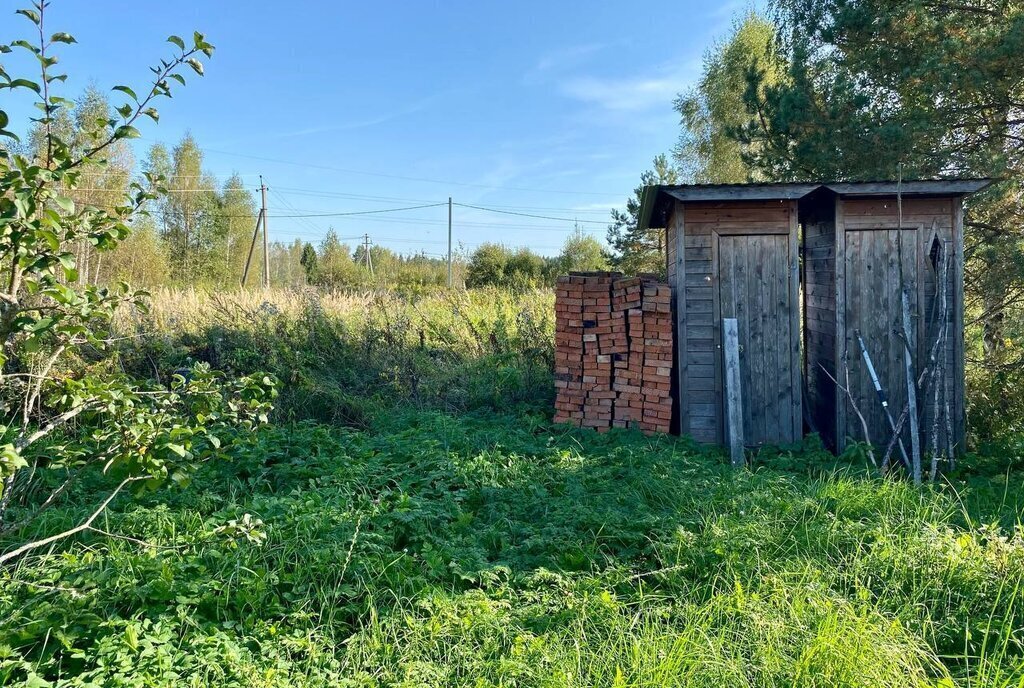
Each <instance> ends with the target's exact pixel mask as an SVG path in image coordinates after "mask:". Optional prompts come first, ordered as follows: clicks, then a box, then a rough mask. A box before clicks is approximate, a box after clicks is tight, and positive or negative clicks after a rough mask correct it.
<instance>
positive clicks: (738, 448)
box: [722, 318, 745, 467]
mask: <svg viewBox="0 0 1024 688" xmlns="http://www.w3.org/2000/svg"><path fill="white" fill-rule="evenodd" d="M722 339H723V341H724V344H725V409H726V417H727V422H728V431H729V457H730V459H731V461H732V465H733V466H736V467H738V466H742V465H744V463H745V460H744V457H743V390H742V383H741V379H742V378H741V377H740V337H739V329H738V325H737V322H736V318H723V319H722Z"/></svg>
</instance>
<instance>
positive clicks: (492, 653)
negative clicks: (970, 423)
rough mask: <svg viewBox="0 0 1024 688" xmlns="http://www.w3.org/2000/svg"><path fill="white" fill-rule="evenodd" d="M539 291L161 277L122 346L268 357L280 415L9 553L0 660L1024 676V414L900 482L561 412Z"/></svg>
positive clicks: (683, 677) (42, 529)
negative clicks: (53, 544)
mask: <svg viewBox="0 0 1024 688" xmlns="http://www.w3.org/2000/svg"><path fill="white" fill-rule="evenodd" d="M453 298H456V299H457V300H456V301H452V300H451V299H453ZM549 306H550V295H549V294H545V293H536V294H528V295H525V296H522V297H517V296H512V295H507V294H501V293H497V292H493V293H485V292H481V293H476V294H473V295H470V296H463V297H444V296H437V297H431V298H428V299H425V300H422V301H420V302H417V303H415V304H411V303H408V302H403V301H399V300H397V299H394V298H393V297H381V296H373V295H367V296H360V297H337V298H328V299H319V298H314V297H311V296H286V295H275V296H274V297H273V299H271V300H270V301H268V302H267V303H264V302H262V300H256V299H229V298H224V299H222V300H220V301H219V302H208V301H204V300H203V299H202V298H200V297H198V296H195V295H189V294H161V295H158V296H157V298H156V300H155V308H154V311H153V313H152V314H151V315H150V316H148V317H147V318H145V319H135V318H126V319H125V320H124V322H123V323H122V324H121V327H122V329H123V331H124V332H125V333H126V334H132V339H130V340H126V342H128V343H126V344H125V346H124V347H123V348H122V350H121V351H120V353H119V355H118V357H117V358H116V361H114V362H113V363H114V364H116V365H118V366H120V367H121V368H123V369H125V370H129V371H135V372H136V373H137V374H143V373H144V372H145V371H146V370H149V371H150V374H153V375H167V374H168V371H170V370H173V368H174V367H175V366H178V365H182V364H183V363H184V362H185V361H187V360H188V359H189V358H198V359H202V360H209V361H211V362H213V363H214V364H216V365H218V366H220V367H221V368H225V369H228V370H232V371H237V372H248V371H250V370H254V369H266V370H268V371H270V372H274V373H275V374H276V375H277V376H278V377H279V378H280V379H281V380H282V381H284V383H285V389H284V390H283V391H284V394H283V395H282V398H281V400H280V401H281V403H280V405H279V409H278V411H277V418H276V419H275V421H274V422H273V423H272V424H271V425H270V426H268V427H267V428H265V429H264V430H262V431H261V432H259V433H257V434H255V435H254V436H252V437H251V438H250V441H249V442H248V443H246V444H245V445H244V446H242V447H240V448H239V449H238V450H237V451H236V452H235V456H233V457H232V460H230V461H222V462H217V463H213V464H208V465H206V466H205V467H204V468H203V469H202V470H201V473H200V474H199V475H198V476H197V477H196V479H195V480H193V481H192V482H191V484H189V485H188V486H186V487H184V488H180V489H170V490H165V491H162V492H158V493H152V494H147V495H142V496H140V497H138V498H137V499H131V498H124V499H121V500H119V501H118V502H116V503H115V504H114V505H113V507H112V508H111V509H110V511H109V512H108V513H107V515H106V517H105V521H104V523H103V525H102V529H103V530H105V531H108V532H111V533H116V534H119V535H121V536H127V537H129V538H132V539H126V537H117V538H110V537H106V536H102V535H99V534H96V533H91V534H88V535H85V536H82V537H80V538H78V539H76V540H75V541H73V542H66V543H63V544H62V545H60V546H59V547H57V548H55V549H53V550H52V551H50V552H48V553H46V554H45V555H43V556H33V557H31V558H27V559H23V560H22V561H21V562H20V563H19V565H18V566H17V567H15V568H11V569H6V570H4V571H3V572H0V618H3V619H4V623H3V624H2V625H0V683H3V684H11V685H15V684H27V685H36V686H45V685H94V686H140V685H160V686H207V685H210V686H213V685H215V686H320V685H331V686H335V685H337V686H410V687H411V686H438V687H440V686H467V687H470V686H471V687H474V688H482V687H491V686H552V687H553V686H579V687H583V686H609V687H612V686H614V687H616V688H624V687H627V686H629V687H637V688H639V687H641V686H865V687H867V686H901V687H904V686H933V687H936V688H937V687H940V686H942V687H946V686H954V685H956V686H965V687H966V686H971V687H978V688H982V687H985V688H988V687H997V686H998V687H1000V688H1010V687H1011V686H1020V685H1024V648H1022V647H1021V642H1022V640H1024V630H1022V629H1024V600H1022V599H1021V596H1022V595H1024V539H1022V536H1024V531H1022V530H1021V526H1020V521H1019V515H1020V513H1021V509H1022V507H1024V503H1022V502H1024V495H1022V493H1021V489H1020V487H1021V478H1022V476H1024V472H1022V470H1021V456H1022V455H1024V444H1021V443H1019V442H1018V443H1016V444H1015V443H1014V442H1013V441H1011V440H1007V441H1005V442H1003V444H1002V445H1001V447H1002V448H1001V450H1000V452H999V453H998V454H994V455H990V456H974V457H970V459H969V461H967V462H965V465H966V468H964V469H963V471H962V472H961V473H960V474H957V475H955V476H951V477H950V480H949V481H948V483H946V484H943V485H940V486H933V487H926V488H924V489H920V490H918V489H915V488H913V487H912V486H910V485H907V484H905V483H903V482H898V481H886V480H880V479H877V478H872V477H871V476H870V475H869V474H868V473H867V471H866V470H865V468H864V466H863V465H862V464H861V463H860V462H859V461H858V460H857V459H856V458H855V457H854V456H850V457H844V458H841V459H839V460H836V459H835V458H834V457H830V456H829V455H828V454H827V453H825V452H822V451H820V449H818V448H816V447H815V446H814V443H813V442H810V441H809V442H808V444H807V445H806V446H804V447H800V448H794V449H792V450H789V451H776V452H765V453H762V454H761V455H759V456H757V457H755V462H754V465H753V467H752V469H751V470H749V471H734V470H732V469H730V468H729V467H728V466H727V465H726V463H725V462H724V461H723V458H722V457H721V456H720V455H718V454H717V453H715V452H709V451H706V450H702V449H699V448H697V447H694V446H692V445H691V444H689V443H688V442H687V441H686V440H684V439H678V438H666V437H657V438H649V437H645V436H643V435H641V434H638V433H634V432H625V431H615V432H611V433H608V434H605V435H597V434H594V433H590V432H585V431H579V430H569V429H566V428H564V427H559V426H553V425H551V423H550V415H549V412H548V410H547V409H548V405H549V399H550V395H551V389H550V387H551V384H550V374H549V373H548V370H549V368H550V346H551V344H550V330H551V322H550V316H548V315H546V314H547V313H548V311H549ZM421 332H422V334H421ZM111 364H112V362H111V361H107V360H104V361H93V362H90V365H97V366H100V365H111ZM106 487H108V486H107V485H106V484H105V479H104V478H103V477H102V476H99V475H96V476H91V477H90V479H89V480H88V481H87V483H86V485H85V486H84V489H83V490H82V491H80V492H79V493H77V494H76V496H75V498H74V499H73V500H69V501H68V502H67V503H65V504H63V505H62V506H61V508H59V509H54V510H52V511H50V512H49V513H48V514H47V516H46V517H45V518H44V519H43V520H42V521H41V522H40V523H39V524H38V526H37V528H38V531H39V534H44V533H47V532H52V531H56V530H57V529H59V528H61V527H66V526H67V525H68V524H71V523H73V522H75V520H76V519H79V518H81V516H82V515H83V514H85V513H87V512H88V511H89V510H90V508H91V507H92V505H94V504H95V502H96V500H97V499H98V495H101V494H104V489H105V488H106Z"/></svg>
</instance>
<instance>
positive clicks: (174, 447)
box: [167, 443, 188, 458]
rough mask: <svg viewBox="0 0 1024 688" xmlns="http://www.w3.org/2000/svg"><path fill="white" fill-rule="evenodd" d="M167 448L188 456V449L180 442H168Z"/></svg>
mask: <svg viewBox="0 0 1024 688" xmlns="http://www.w3.org/2000/svg"><path fill="white" fill-rule="evenodd" d="M167 448H168V449H170V450H171V451H172V452H174V453H175V454H177V455H178V456H180V457H182V458H184V457H186V456H188V450H187V449H185V447H183V446H181V445H180V444H173V443H168V444H167Z"/></svg>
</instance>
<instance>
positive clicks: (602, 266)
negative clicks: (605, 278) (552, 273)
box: [555, 226, 608, 275]
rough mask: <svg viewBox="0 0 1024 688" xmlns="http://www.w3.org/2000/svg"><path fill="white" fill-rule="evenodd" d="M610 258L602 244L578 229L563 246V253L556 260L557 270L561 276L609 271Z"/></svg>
mask: <svg viewBox="0 0 1024 688" xmlns="http://www.w3.org/2000/svg"><path fill="white" fill-rule="evenodd" d="M607 269H608V256H606V255H605V251H604V247H603V246H602V245H601V242H600V241H598V240H597V239H595V238H594V237H592V236H589V235H587V234H584V233H583V231H582V230H581V229H580V228H579V226H577V227H576V231H575V232H573V233H572V234H571V235H570V236H569V237H568V238H567V239H566V240H565V243H564V244H563V245H562V252H561V253H560V254H558V257H557V258H556V259H555V270H556V272H558V273H559V274H563V275H564V274H566V273H569V272H573V271H584V272H585V271H591V270H607Z"/></svg>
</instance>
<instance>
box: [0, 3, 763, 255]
mask: <svg viewBox="0 0 1024 688" xmlns="http://www.w3.org/2000/svg"><path fill="white" fill-rule="evenodd" d="M23 4H25V3H22V2H12V1H11V0H0V18H2V20H0V29H2V32H0V41H3V42H9V40H11V39H13V38H19V37H24V36H27V33H28V30H29V29H30V28H31V27H30V25H29V24H28V22H27V21H24V20H22V19H21V18H20V17H15V16H14V15H13V12H14V9H16V8H17V7H20V6H22V5H23ZM746 6H747V5H746V3H743V2H731V3H721V4H719V3H715V4H712V3H702V2H698V1H695V0H676V1H675V2H661V1H654V2H647V3H644V4H643V5H637V4H636V3H627V2H603V3H552V2H546V3H542V2H533V1H531V2H518V3H486V2H485V3H480V2H473V3H470V2H462V1H458V2H445V3H429V2H406V3H396V4H392V5H382V4H380V3H366V2H363V3H353V2H322V1H321V2H316V1H313V2H306V3H301V4H300V3H294V4H292V3H281V2H269V1H266V0H252V1H249V2H238V1H235V0H230V1H228V0H218V1H217V2H200V1H198V0H193V1H192V2H176V3H156V2H141V1H139V0H135V1H133V2H130V1H124V0H95V1H93V2H85V1H84V0H54V2H53V4H52V6H51V7H50V9H49V10H48V15H47V31H48V32H53V31H67V32H69V33H72V34H74V36H75V37H76V38H77V39H78V41H79V42H78V44H76V45H73V46H60V48H61V50H60V51H59V55H60V57H61V64H60V66H61V67H63V69H65V70H66V71H68V72H69V73H70V74H71V78H70V79H69V80H68V83H67V85H66V87H65V88H64V92H63V93H64V94H65V95H69V96H72V97H73V96H75V95H77V94H78V93H79V92H80V91H81V89H82V88H83V87H84V86H85V85H86V84H88V83H89V82H90V81H93V82H95V83H96V84H97V85H99V86H100V87H103V88H109V87H110V86H113V85H115V84H118V83H127V84H131V85H139V86H142V85H144V84H145V83H146V82H147V79H148V75H149V72H148V66H149V65H151V64H153V63H154V62H155V61H156V59H157V58H159V57H161V56H164V55H166V54H167V51H168V49H169V48H170V46H168V45H167V44H166V43H164V40H165V38H166V37H167V35H168V34H171V33H176V34H180V35H182V36H191V33H192V31H193V30H199V31H202V32H203V33H205V34H206V36H207V38H208V40H210V41H211V42H212V43H213V44H214V45H216V46H217V51H216V53H215V55H214V57H213V59H212V60H209V61H208V64H207V69H206V76H205V77H204V78H202V79H199V78H194V79H190V80H189V85H188V87H187V88H185V89H179V90H178V91H177V92H176V94H175V97H174V98H173V99H172V100H163V101H161V102H160V103H159V104H158V106H159V109H160V112H161V121H160V123H159V125H147V126H145V127H144V128H143V137H144V138H143V139H142V140H141V141H139V142H138V146H137V152H138V155H139V156H141V155H143V154H144V151H145V148H146V147H148V146H149V145H151V144H152V143H153V142H155V141H163V142H166V143H168V144H170V145H173V144H174V143H175V142H176V141H177V140H178V139H179V138H180V137H181V136H182V134H183V133H184V132H185V131H191V132H192V134H193V135H194V136H195V137H196V139H197V140H198V142H199V144H200V146H201V147H202V148H203V149H204V151H205V166H206V168H207V169H208V170H209V171H210V172H212V173H213V174H215V175H216V176H217V177H218V178H219V179H221V180H223V179H224V178H226V177H227V176H228V175H230V174H231V173H232V172H238V173H240V174H242V175H243V177H244V179H245V181H246V183H247V184H249V185H251V186H252V187H253V188H254V189H255V187H256V186H258V175H260V174H262V175H263V176H264V179H265V180H266V183H267V185H268V186H269V187H270V189H271V191H270V195H269V206H270V218H271V220H270V234H271V239H272V240H280V241H286V242H290V241H292V240H293V239H294V238H296V237H300V238H302V239H305V240H310V241H314V242H316V241H319V239H320V238H322V237H323V235H324V234H325V233H326V231H327V229H328V227H331V226H333V227H334V228H335V229H336V230H337V232H338V234H339V235H340V236H342V237H349V236H355V235H361V234H363V233H364V232H365V233H369V234H370V239H371V241H373V242H374V243H379V244H382V245H385V246H388V247H390V248H393V249H396V250H399V251H402V252H405V253H408V252H420V251H425V252H427V253H431V254H441V253H443V252H444V250H445V237H446V234H447V227H446V222H447V220H446V218H447V209H446V208H444V207H436V208H424V209H419V210H414V211H405V212H396V213H387V214H382V215H372V216H363V217H358V216H357V217H355V218H343V217H285V216H288V215H310V214H324V213H342V212H354V211H364V210H379V209H384V208H394V207H404V206H409V205H421V204H423V203H439V202H446V201H447V199H448V197H449V196H452V197H453V198H454V200H455V201H456V202H457V203H465V204H470V205H479V206H486V207H492V208H501V209H505V210H511V211H513V212H522V213H527V214H535V215H545V216H549V217H553V218H559V219H540V218H530V217H523V216H517V215H508V214H498V213H493V212H486V211H481V210H474V209H469V208H462V207H458V206H456V208H455V213H454V216H455V217H454V235H455V241H456V244H460V243H461V244H462V245H463V246H464V247H465V248H467V249H472V248H474V247H475V246H477V245H479V244H480V243H482V242H485V241H499V242H502V243H505V244H508V245H516V246H518V245H526V246H530V247H532V248H534V249H535V250H537V251H539V252H541V253H545V254H554V253H557V251H558V248H559V246H560V245H561V243H562V241H564V239H565V237H566V236H568V235H569V234H570V233H571V231H572V229H573V221H572V220H573V219H578V220H579V221H580V223H581V226H582V227H583V228H584V229H585V230H587V231H588V232H591V233H593V234H594V235H595V236H597V237H598V238H601V239H602V240H603V238H604V233H605V226H606V224H607V218H608V209H609V207H611V206H613V205H621V204H622V203H623V202H624V201H625V199H626V197H627V196H628V195H629V193H630V192H631V190H632V188H633V187H634V186H635V185H636V183H637V181H638V176H639V174H640V172H641V171H642V170H644V169H646V168H647V167H648V166H649V164H650V160H651V158H652V157H653V156H655V155H656V154H658V153H661V152H668V151H669V150H670V149H671V147H672V146H673V144H674V143H675V141H676V138H677V136H678V131H679V124H678V117H677V115H676V113H675V112H673V110H672V100H673V98H674V97H675V94H676V93H678V92H680V91H684V90H686V89H687V88H688V87H689V86H690V85H691V84H692V82H693V80H694V79H695V78H696V77H697V75H698V74H699V69H700V63H701V58H702V56H703V54H704V51H705V50H706V48H707V47H708V46H709V45H710V44H711V43H712V42H713V41H714V40H715V39H717V38H720V37H722V36H723V34H725V33H727V31H728V29H729V25H730V23H731V21H732V19H733V17H734V16H735V15H736V14H737V13H738V12H741V11H742V10H743V9H744V7H746ZM7 62H8V63H9V64H10V65H11V66H14V65H15V63H13V62H11V61H10V60H8V61H7ZM17 64H19V65H20V64H22V63H21V62H18V63H17ZM137 90H138V89H137ZM4 98H6V99H11V96H9V95H7V94H5V95H4ZM25 105H26V104H25V103H21V102H20V101H19V102H14V103H7V104H5V109H8V111H9V112H10V114H11V115H12V120H14V124H18V123H19V122H24V121H26V120H25V118H26V117H27V116H28V114H29V111H28V110H27V109H26V107H25ZM563 218H564V219H563Z"/></svg>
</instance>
